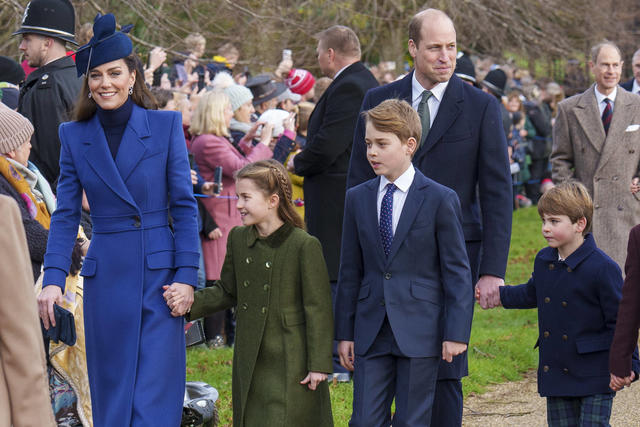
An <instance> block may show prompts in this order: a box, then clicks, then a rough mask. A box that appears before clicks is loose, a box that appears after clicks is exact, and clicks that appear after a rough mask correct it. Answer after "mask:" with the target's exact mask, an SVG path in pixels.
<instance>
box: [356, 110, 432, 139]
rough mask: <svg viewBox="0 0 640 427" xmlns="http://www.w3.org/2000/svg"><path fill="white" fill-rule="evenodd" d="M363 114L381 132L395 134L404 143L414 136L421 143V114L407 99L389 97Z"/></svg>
mask: <svg viewBox="0 0 640 427" xmlns="http://www.w3.org/2000/svg"><path fill="white" fill-rule="evenodd" d="M362 115H363V116H364V118H365V120H366V122H367V123H371V124H372V125H373V127H374V128H376V129H377V130H379V131H380V132H388V133H392V134H394V135H395V136H397V137H398V139H399V140H400V142H401V143H402V144H406V143H407V141H408V140H409V138H414V139H415V140H416V142H418V143H420V138H421V137H422V123H421V121H420V116H418V113H416V111H415V110H414V109H413V108H411V105H409V103H408V102H406V101H401V100H399V99H387V100H386V101H382V102H381V103H380V104H378V105H377V106H375V107H373V108H372V109H370V110H369V111H364V112H363V113H362Z"/></svg>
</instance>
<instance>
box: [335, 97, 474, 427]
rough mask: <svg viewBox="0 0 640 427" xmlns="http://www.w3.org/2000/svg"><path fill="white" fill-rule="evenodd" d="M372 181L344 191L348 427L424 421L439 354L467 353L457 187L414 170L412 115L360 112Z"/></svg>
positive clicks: (342, 294) (467, 283)
mask: <svg viewBox="0 0 640 427" xmlns="http://www.w3.org/2000/svg"><path fill="white" fill-rule="evenodd" d="M363 115H364V117H365V118H366V138H365V140H366V145H367V159H368V160H369V163H370V165H371V167H372V168H373V170H374V171H375V173H376V175H378V177H377V178H374V179H371V180H369V181H366V182H364V183H362V184H360V185H358V186H356V187H353V188H351V189H350V190H349V191H348V192H347V197H346V201H345V214H344V226H343V234H342V254H341V260H340V273H339V279H338V293H337V298H336V314H335V316H336V340H338V341H339V346H338V352H339V355H340V363H341V364H342V365H343V366H344V367H345V368H347V369H349V370H352V371H354V377H353V382H354V397H353V413H352V416H351V421H350V423H349V425H350V426H362V427H374V426H389V425H390V424H391V402H392V400H393V398H394V397H395V401H396V412H395V415H394V417H393V425H394V426H428V425H429V424H430V420H431V407H432V403H433V395H434V390H435V385H436V379H437V374H438V362H439V358H440V357H442V358H443V359H445V360H447V361H448V362H451V360H452V359H453V356H456V355H459V354H461V353H463V352H464V351H466V349H467V343H468V341H469V334H470V331H471V318H472V316H473V295H472V291H471V289H472V284H471V270H470V268H469V262H468V258H467V253H466V250H465V244H464V235H463V231H462V225H461V212H460V202H459V200H458V197H457V195H456V193H455V192H454V191H453V190H451V189H449V188H447V187H444V186H442V185H440V184H438V183H436V182H435V181H432V180H431V179H429V178H426V177H425V176H424V175H423V174H422V173H421V172H420V171H418V170H416V169H415V168H414V167H413V165H412V163H411V159H412V157H413V154H414V153H415V151H416V148H417V141H420V136H421V131H422V125H421V122H420V118H419V116H418V114H417V113H416V112H415V111H414V110H413V109H412V108H411V106H410V105H409V104H408V103H407V102H405V101H400V100H396V99H390V100H386V101H384V102H382V103H380V104H379V105H378V106H376V107H375V108H373V109H371V110H369V111H367V112H364V113H363Z"/></svg>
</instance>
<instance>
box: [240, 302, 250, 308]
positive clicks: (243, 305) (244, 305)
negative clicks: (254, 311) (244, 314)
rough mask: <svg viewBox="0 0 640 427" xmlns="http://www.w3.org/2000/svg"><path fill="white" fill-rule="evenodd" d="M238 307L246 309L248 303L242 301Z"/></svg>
mask: <svg viewBox="0 0 640 427" xmlns="http://www.w3.org/2000/svg"><path fill="white" fill-rule="evenodd" d="M240 307H242V309H243V310H246V309H247V308H249V304H247V303H246V302H243V303H242V305H241V306H240Z"/></svg>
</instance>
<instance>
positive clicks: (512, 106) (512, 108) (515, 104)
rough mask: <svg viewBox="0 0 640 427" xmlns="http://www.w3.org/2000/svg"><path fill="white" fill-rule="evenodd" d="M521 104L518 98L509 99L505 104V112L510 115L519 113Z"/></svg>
mask: <svg viewBox="0 0 640 427" xmlns="http://www.w3.org/2000/svg"><path fill="white" fill-rule="evenodd" d="M521 105H522V104H521V103H520V99H518V98H511V99H510V100H509V102H507V110H508V111H509V112H510V113H515V112H516V111H520V106H521Z"/></svg>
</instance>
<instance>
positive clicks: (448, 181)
mask: <svg viewBox="0 0 640 427" xmlns="http://www.w3.org/2000/svg"><path fill="white" fill-rule="evenodd" d="M412 77H413V73H409V75H407V76H406V77H405V78H403V79H402V80H399V81H397V82H393V83H390V84H388V85H386V86H382V87H379V88H375V89H371V90H369V91H368V92H367V94H366V96H365V98H364V101H363V102H362V108H361V110H362V111H365V110H369V109H371V108H373V107H375V106H376V105H378V104H380V103H381V102H382V101H384V100H386V99H390V98H399V99H403V100H405V101H407V102H409V104H411V79H412ZM364 135H365V122H364V120H363V119H362V116H359V119H358V123H357V125H356V130H355V135H354V140H353V148H352V153H351V163H350V166H349V175H348V177H347V188H350V187H353V186H354V185H357V184H360V183H361V182H364V181H366V180H368V179H371V178H373V177H374V176H375V175H374V173H373V170H372V169H371V166H370V165H369V162H368V161H367V159H366V146H365V143H364ZM413 164H414V165H415V167H416V168H417V169H419V170H420V171H421V172H422V173H424V174H425V175H426V176H428V177H429V178H431V179H433V180H434V181H436V182H438V183H439V184H442V185H445V186H447V187H449V188H451V189H452V190H454V191H455V192H456V193H457V194H458V197H459V198H460V204H461V206H462V229H463V231H464V237H465V240H466V241H467V242H471V241H476V242H480V241H482V253H483V254H484V255H483V256H482V259H481V260H480V265H479V271H474V272H473V273H474V276H476V275H477V274H478V273H479V274H480V275H483V274H489V275H493V276H497V277H504V273H505V270H506V267H507V257H508V254H509V243H510V237H511V216H512V209H513V207H512V205H513V202H512V183H511V173H510V171H509V159H508V155H507V141H506V138H505V135H504V131H503V130H502V117H501V114H500V107H499V104H498V102H497V101H496V99H495V98H494V97H493V96H490V95H487V94H486V93H483V92H482V91H480V90H478V89H476V88H475V87H473V86H471V85H468V84H466V83H464V82H463V81H462V80H461V79H460V78H459V77H457V76H456V75H453V76H452V77H451V79H450V80H449V85H448V86H447V89H446V91H445V92H444V96H443V98H442V102H441V103H440V108H439V110H438V115H437V116H436V118H435V121H434V123H433V127H432V128H431V130H430V132H429V134H428V135H427V139H426V140H425V142H424V144H423V145H422V147H420V148H419V149H418V152H417V153H416V155H415V156H414V159H413ZM476 189H479V195H478V193H477V190H476ZM470 261H471V266H472V268H474V264H475V260H474V259H471V260H470ZM476 268H477V267H476ZM474 270H475V268H474Z"/></svg>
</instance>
